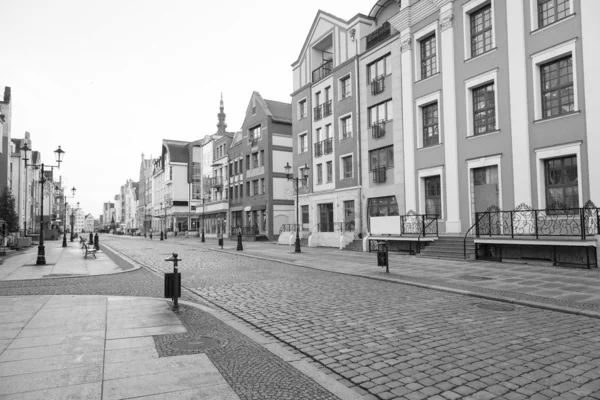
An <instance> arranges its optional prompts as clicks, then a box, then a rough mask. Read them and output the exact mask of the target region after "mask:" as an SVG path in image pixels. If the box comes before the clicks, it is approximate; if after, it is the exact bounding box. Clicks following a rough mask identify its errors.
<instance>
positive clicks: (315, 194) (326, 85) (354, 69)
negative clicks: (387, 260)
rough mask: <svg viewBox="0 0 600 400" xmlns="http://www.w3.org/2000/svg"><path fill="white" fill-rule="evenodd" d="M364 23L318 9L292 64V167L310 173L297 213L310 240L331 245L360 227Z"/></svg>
mask: <svg viewBox="0 0 600 400" xmlns="http://www.w3.org/2000/svg"><path fill="white" fill-rule="evenodd" d="M371 25H374V22H373V21H372V20H370V19H369V18H367V17H365V16H363V15H357V16H356V17H354V18H353V19H351V20H350V21H345V20H341V19H339V18H337V17H335V16H333V15H331V14H328V13H325V12H323V11H319V12H318V13H317V16H316V18H315V20H314V22H313V24H312V26H311V28H310V30H309V34H308V36H307V38H306V40H305V43H304V46H303V47H302V49H301V51H300V55H299V57H298V59H297V60H296V62H294V64H292V68H293V81H294V92H293V93H292V103H293V105H294V106H293V111H292V114H293V117H292V120H293V133H294V141H293V147H294V164H293V165H294V167H295V168H294V171H293V173H294V175H295V176H300V177H302V176H303V174H304V172H303V169H304V168H305V167H308V168H309V171H310V172H309V174H308V176H309V179H308V180H307V181H306V182H302V185H301V186H302V187H301V189H300V192H301V196H300V197H299V204H300V209H301V212H300V216H299V219H300V224H301V228H302V230H303V231H304V232H303V233H308V232H310V241H311V243H310V245H312V246H334V247H338V246H339V240H340V237H342V236H345V239H346V241H352V240H353V238H354V232H355V231H356V230H358V231H359V232H360V231H361V230H362V224H361V218H360V215H361V208H360V204H361V201H360V199H361V167H360V166H361V161H362V160H361V159H360V144H361V143H360V140H361V135H360V130H359V129H358V128H359V122H360V115H359V113H358V110H359V100H360V98H361V97H360V96H361V95H362V94H363V93H365V92H366V91H367V90H366V88H362V87H360V86H359V85H358V81H359V80H358V78H357V76H358V58H357V53H358V51H359V41H358V36H357V32H358V35H360V32H362V31H364V30H365V29H366V27H368V26H371ZM388 86H389V85H388ZM361 89H362V91H361ZM390 93H391V90H390V88H389V87H388V90H387V95H389V94H390ZM379 100H381V99H379ZM380 103H382V104H383V101H380ZM383 107H384V109H385V105H384V106H383ZM391 137H392V135H391V132H390V134H388V138H391ZM377 145H380V143H378V144H377ZM385 145H387V143H386V144H385ZM299 194H300V193H299Z"/></svg>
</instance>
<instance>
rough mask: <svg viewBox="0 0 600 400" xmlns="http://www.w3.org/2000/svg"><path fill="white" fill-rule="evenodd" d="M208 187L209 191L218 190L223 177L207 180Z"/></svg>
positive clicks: (221, 184) (221, 185)
mask: <svg viewBox="0 0 600 400" xmlns="http://www.w3.org/2000/svg"><path fill="white" fill-rule="evenodd" d="M208 185H209V187H210V188H211V189H217V190H220V189H221V188H222V187H223V177H222V176H213V177H210V178H209V181H208Z"/></svg>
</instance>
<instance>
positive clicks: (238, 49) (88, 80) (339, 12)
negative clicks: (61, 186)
mask: <svg viewBox="0 0 600 400" xmlns="http://www.w3.org/2000/svg"><path fill="white" fill-rule="evenodd" d="M374 4H375V1H374V0H373V1H371V2H369V1H358V0H332V1H327V0H320V1H317V0H304V1H302V2H291V1H284V0H262V1H253V2H251V1H248V0H243V1H242V0H232V1H211V2H208V1H200V0H171V1H168V2H167V1H158V0H102V1H97V0H96V1H91V0H46V1H44V0H0V15H2V21H1V22H0V38H2V40H1V41H0V43H1V46H0V91H2V92H3V91H4V86H10V87H11V88H12V95H13V97H12V98H13V114H12V116H13V120H12V121H13V123H12V137H13V138H22V137H24V135H25V131H29V132H30V133H31V139H32V142H33V148H34V150H39V151H41V152H42V158H43V161H45V162H46V163H50V164H54V154H53V151H54V150H56V148H57V147H58V145H61V146H62V148H63V150H64V151H65V152H66V154H65V160H64V163H63V165H62V167H61V169H60V173H61V175H62V176H63V179H65V180H66V181H67V184H68V187H69V188H71V187H72V186H75V187H76V188H77V196H76V199H75V201H80V202H81V206H82V207H83V209H84V211H85V212H86V213H88V212H91V213H92V214H93V215H94V216H95V217H96V218H97V217H98V215H99V214H100V213H101V212H102V203H103V202H106V201H112V199H113V197H114V195H115V194H116V193H118V191H119V187H120V186H121V185H122V184H124V183H125V181H126V180H127V179H133V180H134V181H137V180H138V178H139V167H140V161H141V154H142V153H145V155H146V157H150V155H152V156H157V155H158V154H159V153H160V148H161V140H162V139H176V140H185V141H192V140H197V139H199V138H202V137H204V136H205V135H207V134H212V133H214V132H215V131H216V129H217V128H216V124H217V122H218V121H217V113H218V112H219V99H220V94H221V92H223V98H224V101H225V113H226V114H227V121H226V122H227V125H228V130H230V131H236V130H239V128H240V127H241V124H242V122H243V116H244V112H245V109H246V106H247V104H248V101H249V99H250V95H251V94H252V91H255V90H256V91H258V92H260V94H261V95H262V96H263V97H264V98H266V99H269V100H278V101H286V102H288V101H290V93H291V92H292V69H291V66H290V65H291V64H292V63H293V62H294V61H295V60H296V59H297V57H298V54H299V52H300V50H301V47H302V44H303V43H304V40H305V39H306V36H307V35H308V31H309V29H310V27H311V24H312V22H313V19H314V17H315V15H316V13H317V11H318V10H319V9H322V10H323V11H327V12H329V13H332V14H334V15H336V16H338V17H340V18H344V19H349V18H351V17H353V16H354V15H356V14H357V13H363V14H368V13H369V11H370V9H371V7H372V6H373V5H374Z"/></svg>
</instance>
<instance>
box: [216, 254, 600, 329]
mask: <svg viewBox="0 0 600 400" xmlns="http://www.w3.org/2000/svg"><path fill="white" fill-rule="evenodd" d="M210 250H211V251H218V252H221V253H228V254H238V255H240V256H243V257H250V258H256V259H259V260H265V261H273V262H278V263H282V264H288V265H293V266H295V267H302V268H308V269H312V270H316V271H326V272H331V273H334V274H336V273H339V274H344V275H348V276H354V277H358V278H365V279H373V280H377V281H383V282H390V283H400V284H403V285H409V286H415V287H420V288H424V289H432V290H438V291H441V292H447V293H454V294H460V295H463V296H470V297H476V298H480V299H486V300H493V301H499V302H503V303H510V304H516V305H521V306H526V307H532V308H539V309H543V310H550V311H557V312H562V313H566V314H574V315H581V316H584V317H589V318H596V319H600V312H595V311H590V310H580V309H578V308H574V307H564V306H558V305H554V304H545V303H540V302H537V301H529V300H521V299H513V298H510V297H502V296H495V295H491V294H484V293H478V292H473V291H470V290H462V289H454V288H449V287H445V286H439V285H433V284H425V283H419V282H412V281H407V280H404V279H401V278H381V277H376V276H365V275H359V274H352V273H348V272H340V271H327V270H326V269H320V268H315V267H308V266H306V265H300V264H295V263H293V262H290V261H285V260H278V259H275V258H269V257H264V256H258V255H255V254H247V253H243V252H242V251H235V252H234V251H232V250H225V249H223V250H221V249H220V248H210Z"/></svg>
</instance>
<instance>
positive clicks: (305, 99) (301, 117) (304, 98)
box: [297, 97, 308, 121]
mask: <svg viewBox="0 0 600 400" xmlns="http://www.w3.org/2000/svg"><path fill="white" fill-rule="evenodd" d="M302 102H304V105H305V106H306V115H305V116H304V117H303V116H302V114H301V112H300V111H301V110H302V107H300V105H301V104H302ZM297 104H298V105H297V111H298V121H300V120H302V119H304V118H306V117H308V99H307V98H306V97H303V98H301V99H300V100H298V103H297Z"/></svg>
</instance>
